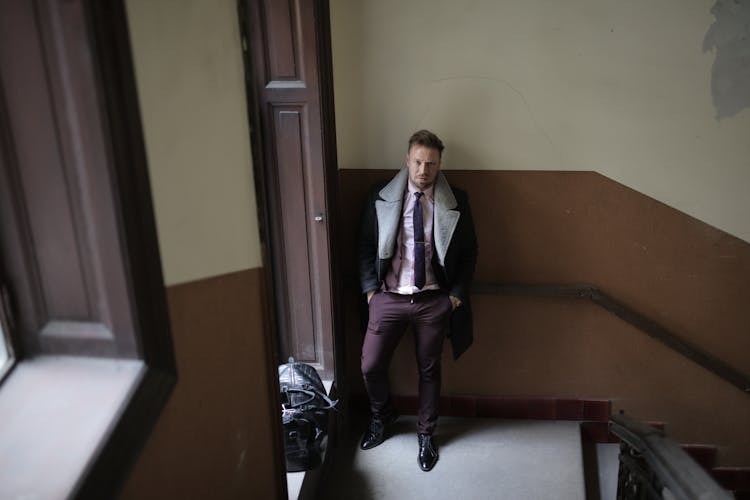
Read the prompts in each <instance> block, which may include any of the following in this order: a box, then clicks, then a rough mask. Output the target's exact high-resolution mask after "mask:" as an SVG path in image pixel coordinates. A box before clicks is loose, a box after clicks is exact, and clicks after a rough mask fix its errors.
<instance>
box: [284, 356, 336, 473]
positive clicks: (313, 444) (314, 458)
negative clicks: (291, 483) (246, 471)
mask: <svg viewBox="0 0 750 500" xmlns="http://www.w3.org/2000/svg"><path fill="white" fill-rule="evenodd" d="M279 387H280V389H281V422H282V424H283V427H284V452H285V455H286V470H287V472H298V471H303V470H310V469H312V468H314V467H317V466H318V465H320V463H321V460H322V456H323V450H324V449H325V445H326V442H327V440H328V412H329V411H330V410H331V409H333V408H334V407H335V406H336V404H337V403H338V401H331V399H330V398H329V397H328V396H327V395H326V391H325V387H323V382H322V381H321V380H320V376H319V375H318V372H317V371H315V368H313V367H312V366H310V365H307V364H305V363H297V362H295V361H294V358H289V363H287V364H285V365H280V366H279Z"/></svg>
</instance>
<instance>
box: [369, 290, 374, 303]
mask: <svg viewBox="0 0 750 500" xmlns="http://www.w3.org/2000/svg"><path fill="white" fill-rule="evenodd" d="M373 295H375V290H370V291H369V292H367V303H368V304H369V303H370V299H371V298H372V296H373Z"/></svg>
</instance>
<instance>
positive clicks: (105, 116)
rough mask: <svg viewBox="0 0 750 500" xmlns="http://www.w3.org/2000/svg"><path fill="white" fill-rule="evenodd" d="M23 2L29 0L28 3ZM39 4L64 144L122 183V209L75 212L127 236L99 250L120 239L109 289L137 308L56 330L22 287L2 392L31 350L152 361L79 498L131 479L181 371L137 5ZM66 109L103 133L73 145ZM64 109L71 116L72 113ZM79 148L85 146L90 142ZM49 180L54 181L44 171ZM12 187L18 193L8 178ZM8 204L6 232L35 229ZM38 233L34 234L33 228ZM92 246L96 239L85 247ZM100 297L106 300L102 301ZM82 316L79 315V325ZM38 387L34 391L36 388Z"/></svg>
mask: <svg viewBox="0 0 750 500" xmlns="http://www.w3.org/2000/svg"><path fill="white" fill-rule="evenodd" d="M22 3H24V2H18V3H17V4H22ZM13 4H14V2H10V3H9V4H6V5H13ZM10 8H13V7H10ZM33 9H34V14H35V18H36V21H37V22H38V26H39V37H40V40H41V43H42V45H43V46H46V48H47V49H48V52H47V53H46V54H43V55H42V57H46V60H45V61H44V64H46V65H48V67H51V66H54V65H55V64H61V66H59V67H57V68H56V70H57V71H58V75H60V74H61V75H63V76H64V77H65V78H67V81H66V82H65V84H60V83H59V82H58V81H52V80H51V79H50V81H48V86H49V87H48V89H49V91H50V96H51V99H52V101H53V105H54V107H55V110H56V112H57V113H58V123H57V128H58V130H57V132H58V139H59V141H60V149H61V151H62V154H63V155H64V154H65V151H63V150H66V149H68V148H75V147H78V148H81V147H83V148H84V149H85V151H83V154H84V155H86V154H91V155H94V156H96V159H95V161H93V162H92V163H91V165H92V166H90V172H89V174H91V175H93V176H100V178H99V179H98V181H97V182H98V184H97V185H98V186H106V185H109V187H110V189H111V197H110V196H106V195H105V196H104V198H105V199H106V200H105V202H107V203H109V205H111V207H110V208H112V209H113V210H112V212H111V215H112V217H110V218H106V217H105V218H104V219H96V220H94V219H92V218H91V216H92V215H95V216H98V213H83V214H81V213H78V214H74V215H76V216H82V218H83V220H85V225H84V226H83V229H84V230H89V229H91V228H93V230H94V231H95V230H97V229H101V230H103V231H105V230H109V231H110V233H107V234H110V235H111V234H115V235H116V240H117V243H116V245H114V244H113V245H110V246H106V245H105V246H103V247H102V248H98V249H96V251H95V252H93V253H96V252H97V251H98V252H99V255H98V256H99V257H101V258H103V259H107V258H110V257H111V252H112V251H113V248H114V247H115V246H116V250H117V251H118V252H119V256H120V257H121V262H122V268H121V270H122V272H121V274H122V276H120V278H117V277H115V278H112V279H113V280H116V279H120V282H119V285H121V290H119V291H118V293H114V294H111V296H109V297H108V298H107V301H108V302H107V304H106V306H112V307H116V308H118V311H119V312H118V314H120V315H127V318H126V319H127V321H126V322H125V323H128V321H129V322H130V323H129V324H130V325H131V328H130V329H128V328H120V327H116V328H112V331H111V332H109V333H110V334H111V335H110V336H109V337H107V335H99V333H97V332H98V330H97V331H94V333H93V334H92V333H91V332H90V331H89V332H88V333H86V334H84V335H81V334H80V331H77V330H76V331H72V332H68V331H62V333H56V334H55V335H53V336H52V337H49V336H47V337H45V332H44V328H39V326H42V325H49V323H50V321H46V322H45V321H42V322H39V321H38V319H39V318H35V319H34V320H35V321H37V323H36V324H35V327H33V328H28V327H27V328H22V327H19V325H20V324H21V323H23V322H24V321H26V323H25V324H26V325H28V324H30V323H29V319H28V316H29V313H28V311H30V310H31V309H30V307H34V306H38V304H39V291H38V290H36V291H34V290H32V291H31V293H26V296H25V297H23V296H20V297H19V296H18V295H14V296H11V297H10V299H11V300H10V302H11V303H10V309H11V311H10V314H9V316H12V317H10V318H6V319H7V323H8V324H9V325H8V326H9V332H8V334H9V336H10V338H11V345H10V348H11V349H12V350H13V351H14V353H15V354H16V356H15V357H14V358H13V359H12V361H11V362H10V363H9V367H8V370H7V373H6V374H5V377H4V378H3V379H2V382H0V395H2V391H3V389H4V388H6V387H7V386H8V385H9V384H11V383H12V382H13V377H14V373H15V372H16V371H19V370H18V367H19V366H29V365H30V364H31V360H34V359H35V358H36V359H38V358H39V357H44V356H50V355H51V356H61V355H62V356H66V357H68V356H71V357H72V358H70V359H74V358H75V357H79V358H80V359H90V358H91V357H99V358H100V359H110V360H112V361H113V363H117V362H118V361H121V360H141V361H142V363H143V368H142V369H141V371H140V373H139V375H138V377H136V378H134V379H133V386H132V390H130V391H129V392H128V393H127V395H125V396H123V398H122V400H121V401H119V403H118V405H117V408H116V409H115V417H114V418H113V420H112V421H111V423H110V425H109V427H108V429H107V431H106V433H104V434H102V436H101V437H102V440H101V441H100V442H99V443H98V444H97V446H95V447H92V449H91V450H90V459H89V461H88V463H87V465H86V467H85V469H83V470H82V471H81V476H80V477H79V478H78V479H77V481H76V485H75V488H74V489H73V490H72V491H70V492H68V496H69V497H75V498H111V497H114V496H115V494H116V492H117V490H118V489H119V486H120V485H121V484H122V482H123V481H124V480H125V479H126V477H127V473H128V471H129V470H130V467H131V466H132V464H133V462H134V461H135V458H136V457H137V454H138V452H139V451H140V449H141V447H142V446H143V444H145V441H146V438H147V436H148V433H149V432H150V429H151V428H152V427H153V425H154V423H155V422H156V420H157V419H158V416H159V414H160V413H161V410H162V408H163V406H164V404H165V403H166V401H167V399H168V397H169V395H170V393H171V390H172V388H173V386H174V384H175V383H176V380H177V373H176V363H175V359H174V353H173V346H172V337H171V333H170V329H169V314H168V306H167V299H166V291H165V287H164V281H163V276H162V270H161V261H160V256H159V249H158V240H157V233H156V224H155V220H154V211H153V204H152V199H151V191H150V183H149V176H148V169H147V163H146V154H145V147H144V143H143V132H142V128H141V121H140V111H139V108H138V99H137V93H136V87H135V77H134V70H133V64H132V56H131V51H130V41H129V33H128V26H127V15H126V9H125V6H124V1H123V0H108V1H104V2H101V1H96V0H73V1H69V2H58V1H56V0H36V1H35V2H34V7H33ZM45 44H46V45H45ZM82 49H83V50H82ZM58 51H62V52H63V54H62V56H61V55H60V54H52V52H58ZM66 51H67V53H65V52H66ZM71 54H73V57H76V58H78V59H76V62H77V63H78V64H80V65H81V66H79V67H71V65H70V59H66V58H65V57H66V56H69V55H71ZM6 69H7V68H6ZM2 71H3V68H2V67H0V76H2V73H1V72H2ZM66 85H67V86H66ZM71 92H72V93H73V94H74V93H75V92H78V97H80V96H84V98H83V100H81V99H79V100H76V98H75V97H76V96H75V95H72V93H71ZM4 95H6V93H5V89H4V88H3V86H2V80H1V79H0V112H1V113H0V117H2V116H5V117H7V116H8V115H7V114H6V110H7V109H8V103H7V102H3V101H4V97H3V96H4ZM66 113H71V115H75V116H74V117H73V118H74V119H75V120H78V121H79V122H78V125H80V126H81V127H83V129H85V130H88V131H89V132H93V133H91V134H88V135H86V136H85V137H83V140H82V141H79V143H78V144H71V143H70V139H69V137H70V136H69V134H70V133H71V131H69V130H68V131H63V130H60V127H61V126H60V123H61V120H65V119H68V118H70V117H69V116H67V115H65V114H66ZM60 114H62V115H65V116H62V117H61V116H59V115H60ZM7 121H8V120H3V119H0V142H3V143H4V144H5V148H2V150H0V154H2V155H3V158H0V160H1V161H0V169H2V170H3V172H0V174H3V173H4V174H6V175H10V176H13V175H14V172H15V175H17V174H18V171H19V168H21V166H22V163H21V162H20V161H19V160H18V158H17V156H16V152H15V151H9V149H14V148H15V147H16V145H15V143H14V141H15V139H14V137H13V135H12V130H11V125H10V124H9V122H8V123H6V122H7ZM86 127H88V128H86ZM66 132H67V133H68V135H66ZM92 137H93V139H92ZM79 139H80V138H79ZM66 141H68V142H66ZM77 153H78V154H80V153H81V151H77ZM68 160H69V159H68ZM3 162H4V163H3ZM87 168H89V167H87ZM16 181H17V179H16ZM38 184H39V185H44V183H43V182H39V183H38ZM16 185H18V184H16ZM79 187H80V186H76V185H75V183H71V184H70V185H67V186H66V194H67V196H68V197H69V199H70V200H72V202H71V203H73V204H74V205H75V204H77V206H79V207H80V206H81V205H83V204H85V203H88V202H90V197H91V193H90V192H88V193H86V192H82V191H81V190H80V189H78V188H79ZM5 189H6V192H7V189H8V185H6V186H5ZM27 189H28V187H27ZM106 193H109V192H108V191H107V192H105V194H106ZM25 194H28V193H25ZM32 195H33V193H32ZM86 197H89V198H88V199H86ZM32 198H33V196H32ZM42 202H44V200H42V198H38V199H37V198H34V199H32V200H28V199H27V200H26V203H42ZM22 208H25V207H22ZM36 208H39V207H36ZM89 208H90V207H89ZM96 208H97V207H94V208H93V211H92V212H95V211H96ZM0 211H1V212H3V213H0V222H2V223H3V224H4V225H6V227H4V228H3V229H4V230H6V231H5V234H6V235H7V234H8V231H14V232H15V233H16V234H19V235H22V236H23V234H24V231H28V230H29V227H28V220H27V219H26V218H24V216H23V214H21V215H20V216H19V213H21V212H20V211H19V209H18V206H16V207H15V208H11V205H10V202H9V201H7V200H6V202H5V203H4V204H3V202H2V200H0ZM74 211H75V210H74ZM10 212H12V213H10ZM87 217H88V218H87ZM9 221H11V222H9ZM77 223H78V224H79V225H78V226H75V227H76V228H77V229H79V231H80V230H81V228H82V226H81V221H78V222H77ZM9 224H10V225H12V226H13V227H12V228H10V229H8V227H7V225H9ZM110 224H114V225H115V227H110ZM26 234H27V235H28V232H27V233H26ZM74 238H79V242H80V234H77V235H75V236H74ZM21 239H23V238H21ZM29 241H31V243H30V245H31V246H30V250H31V251H35V250H37V247H36V246H35V244H34V241H33V239H28V238H27V239H26V242H25V244H29ZM107 241H110V242H111V241H112V238H111V237H110V238H108V239H107ZM2 243H3V242H2V241H0V246H4V247H5V248H0V261H3V263H4V264H5V266H0V267H4V268H5V269H0V278H4V280H3V281H5V282H6V284H7V286H8V289H9V291H10V292H11V293H13V294H16V292H17V291H18V290H19V289H20V288H23V286H24V285H23V284H22V283H19V275H21V273H19V272H18V270H17V269H16V268H14V269H12V271H13V273H11V272H9V269H8V266H9V265H10V264H9V262H16V263H17V262H19V260H18V259H19V258H24V255H20V256H19V254H18V253H15V254H14V253H13V251H12V250H11V251H8V247H9V246H10V245H11V244H14V245H21V244H24V243H23V242H21V243H19V242H17V241H11V239H10V238H6V241H5V245H3V244H2ZM88 243H89V241H88V240H87V241H84V242H83V244H82V245H81V246H82V247H87V245H88ZM89 246H90V245H89ZM16 250H17V249H16ZM83 251H88V250H86V248H84V250H83ZM115 253H117V252H115ZM11 254H13V255H11ZM86 255H88V254H86ZM106 262H107V261H105V264H106ZM31 267H33V266H31ZM37 267H38V266H37ZM102 268H103V270H100V271H101V272H102V273H103V275H107V276H104V277H102V276H101V275H100V276H95V277H94V278H92V279H91V282H94V281H96V280H99V283H94V285H92V289H91V290H89V293H91V291H92V290H93V291H94V292H97V291H101V288H96V287H97V286H100V287H101V286H109V284H111V283H112V282H113V281H107V280H109V279H110V277H109V276H108V273H109V271H110V269H112V266H110V265H103V266H102ZM3 271H5V272H3ZM24 271H25V272H28V270H27V268H24ZM102 280H103V281H104V285H102ZM20 295H23V294H20ZM24 301H25V302H24ZM42 302H43V301H42ZM92 308H93V309H95V307H93V306H92ZM104 309H106V311H105V312H107V311H110V310H111V308H110V309H107V308H106V307H105V308H104ZM24 311H26V313H25V314H24ZM104 316H106V314H104V315H103V317H104ZM123 317H124V316H123ZM42 319H43V320H48V319H49V318H47V317H44V318H42ZM95 319H98V318H95ZM118 321H119V320H116V319H112V318H110V317H104V319H103V320H102V324H110V325H112V324H115V325H119V324H122V322H121V321H120V322H119V323H118ZM58 323H59V322H58ZM78 323H79V322H73V323H71V324H73V326H74V327H75V326H76V325H78ZM89 323H91V322H89ZM87 324H88V323H87ZM62 330H65V329H62ZM73 330H75V328H73ZM47 333H48V332H47ZM69 333H70V335H68V334H69ZM105 333H106V332H105ZM50 338H52V340H51V341H50V340H49V339H50ZM32 396H33V395H29V399H31V398H32ZM92 404H95V402H93V403H92ZM55 419H56V417H55ZM80 425H81V426H85V425H86V422H80ZM0 441H1V439H0ZM44 444H45V443H38V442H29V443H28V445H29V446H34V447H35V449H36V448H40V449H41V448H44ZM44 452H45V453H49V455H48V456H47V458H51V459H52V460H61V459H64V457H65V450H46V451H44ZM52 463H54V461H53V462H52ZM49 473H54V471H45V474H49Z"/></svg>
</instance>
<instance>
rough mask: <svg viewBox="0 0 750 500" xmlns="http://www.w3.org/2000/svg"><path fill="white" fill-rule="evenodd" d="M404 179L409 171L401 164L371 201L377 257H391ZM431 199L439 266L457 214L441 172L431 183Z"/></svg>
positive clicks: (401, 202) (445, 251) (450, 190)
mask: <svg viewBox="0 0 750 500" xmlns="http://www.w3.org/2000/svg"><path fill="white" fill-rule="evenodd" d="M408 178H409V171H408V169H407V168H406V167H404V168H402V169H401V170H400V171H399V173H398V174H396V176H395V177H394V178H393V179H391V181H390V182H389V183H388V184H386V186H385V187H384V188H383V189H381V190H380V192H379V193H378V194H379V195H380V198H382V199H381V200H377V201H376V202H375V210H376V213H377V218H378V228H379V230H378V257H379V258H380V259H390V258H392V257H393V252H394V250H395V246H396V237H397V236H398V231H399V224H400V222H401V211H402V207H403V198H404V192H405V191H406V183H407V181H408ZM434 202H435V205H434V212H433V214H434V221H433V241H434V243H435V251H436V253H437V256H438V259H439V261H440V265H441V266H444V265H445V254H446V253H447V251H448V245H449V244H450V241H451V238H452V237H453V232H454V231H455V229H456V225H457V224H458V219H459V217H460V215H461V214H460V213H459V212H458V211H456V210H454V209H455V208H456V207H457V206H458V202H457V201H456V197H455V196H454V195H453V190H452V189H451V187H450V185H449V184H448V180H447V179H446V178H445V176H444V175H443V173H442V172H440V173H439V174H438V178H437V181H436V183H435V191H434Z"/></svg>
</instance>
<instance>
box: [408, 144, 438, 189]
mask: <svg viewBox="0 0 750 500" xmlns="http://www.w3.org/2000/svg"><path fill="white" fill-rule="evenodd" d="M406 166H407V167H408V168H409V180H410V181H411V182H412V184H414V185H415V186H417V187H418V188H419V189H421V190H423V191H424V190H425V189H428V188H429V187H430V186H432V185H433V184H435V179H437V175H438V172H440V152H439V151H438V150H437V149H434V148H428V147H426V146H420V145H419V144H414V145H413V146H412V147H411V148H409V152H408V153H407V154H406Z"/></svg>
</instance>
